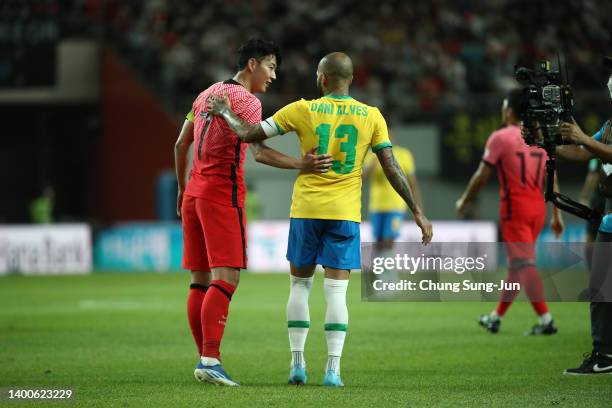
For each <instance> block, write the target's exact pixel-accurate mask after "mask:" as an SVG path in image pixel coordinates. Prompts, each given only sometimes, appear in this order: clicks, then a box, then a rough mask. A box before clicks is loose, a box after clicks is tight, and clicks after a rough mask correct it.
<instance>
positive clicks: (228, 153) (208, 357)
mask: <svg viewBox="0 0 612 408" xmlns="http://www.w3.org/2000/svg"><path fill="white" fill-rule="evenodd" d="M279 64H280V53H279V50H278V47H277V46H276V45H275V44H274V43H272V42H268V41H263V40H249V41H247V42H246V43H244V44H243V45H242V46H241V47H240V50H239V57H238V69H239V71H238V72H237V73H236V75H235V76H234V77H233V78H232V79H228V80H226V81H223V82H218V83H215V84H213V85H211V86H210V87H209V88H208V89H206V90H205V91H203V92H202V93H200V94H199V95H198V97H197V98H196V100H195V101H194V103H193V107H192V110H191V111H190V112H189V113H188V114H187V118H186V120H185V122H184V124H183V128H182V129H181V132H180V134H179V137H178V140H177V142H176V145H175V165H176V175H177V181H178V186H179V189H178V197H177V213H178V215H179V216H181V217H182V224H183V268H185V269H189V270H191V272H192V280H191V286H190V292H189V297H188V300H187V317H188V320H189V325H190V328H191V332H192V334H193V338H194V340H195V342H196V345H197V347H198V351H199V353H200V356H201V358H200V361H199V362H198V365H197V367H196V369H195V372H194V375H195V377H196V379H197V380H198V381H206V382H211V383H215V384H218V385H229V386H236V385H238V384H237V383H236V382H235V381H233V380H232V379H231V378H230V377H229V375H227V373H226V372H225V370H224V369H223V367H222V366H221V361H220V353H219V347H220V344H221V339H222V337H223V331H224V328H225V324H226V321H227V315H228V311H229V303H230V300H231V298H232V295H233V294H234V291H235V290H236V287H237V285H238V282H239V280H240V269H245V268H246V267H247V253H246V242H247V241H246V233H245V229H246V218H245V213H244V199H245V186H244V181H243V173H244V171H243V163H244V157H245V153H246V146H247V144H246V143H243V142H241V141H240V139H239V138H238V137H237V136H236V135H235V133H233V132H232V131H231V130H230V128H229V127H228V125H227V123H226V122H225V121H224V120H223V119H222V118H216V117H213V116H212V115H209V114H208V113H207V111H206V108H207V99H208V97H209V95H212V94H213V93H215V94H219V93H225V94H227V96H228V97H229V99H230V101H231V103H232V106H233V107H234V109H235V111H236V113H237V114H238V115H239V116H240V117H241V118H242V119H243V120H245V121H247V122H249V123H259V122H260V121H261V102H260V101H259V100H258V99H257V98H256V97H255V95H253V94H254V93H258V92H266V90H267V88H268V87H269V85H270V83H271V82H272V81H273V80H274V79H276V72H275V71H276V69H277V67H278V65H279ZM192 143H194V152H193V168H192V170H191V175H190V178H189V182H188V183H186V180H185V179H186V177H185V176H186V175H185V169H186V163H187V151H188V149H189V147H190V145H191V144H192ZM249 146H251V151H252V153H253V154H254V156H255V158H256V160H257V161H258V162H261V163H265V164H268V165H271V166H274V167H279V168H286V169H300V170H301V171H306V172H312V171H317V172H325V171H326V170H327V169H328V168H329V167H330V166H331V158H330V156H329V155H317V154H316V153H315V152H316V148H315V149H312V150H310V151H309V152H308V153H307V154H306V155H305V156H304V158H303V159H297V158H293V157H289V156H286V155H284V154H282V153H280V152H277V151H276V150H273V149H271V148H269V147H267V146H266V145H265V144H263V143H257V144H251V145H249Z"/></svg>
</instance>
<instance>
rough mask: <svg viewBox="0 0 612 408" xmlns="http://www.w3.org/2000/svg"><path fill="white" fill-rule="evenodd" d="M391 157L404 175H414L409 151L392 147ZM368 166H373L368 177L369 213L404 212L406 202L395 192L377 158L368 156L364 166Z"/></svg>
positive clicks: (412, 160)
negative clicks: (392, 156)
mask: <svg viewBox="0 0 612 408" xmlns="http://www.w3.org/2000/svg"><path fill="white" fill-rule="evenodd" d="M393 155H394V156H395V159H396V160H397V164H399V166H400V168H401V169H402V171H403V172H404V173H405V174H406V175H410V174H413V173H414V159H413V157H412V153H410V150H408V149H406V148H403V147H401V146H397V145H395V146H394V147H393ZM370 164H373V165H374V168H373V169H372V172H371V173H370V176H369V181H370V200H369V211H370V212H387V211H406V210H407V209H408V206H407V205H406V202H405V201H404V200H403V199H402V197H400V195H399V194H397V193H396V192H395V190H394V189H393V186H391V183H389V180H387V177H385V173H384V171H383V169H382V166H381V165H380V163H379V162H378V158H377V157H376V156H375V155H373V154H370V155H368V157H367V158H366V164H365V165H366V166H369V165H370Z"/></svg>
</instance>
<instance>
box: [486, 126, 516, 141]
mask: <svg viewBox="0 0 612 408" xmlns="http://www.w3.org/2000/svg"><path fill="white" fill-rule="evenodd" d="M520 134H521V129H520V128H519V127H518V126H505V127H503V128H501V129H497V130H495V131H493V132H492V133H491V135H490V136H489V143H493V142H494V143H508V142H510V141H511V140H512V139H513V138H516V136H517V135H519V136H520Z"/></svg>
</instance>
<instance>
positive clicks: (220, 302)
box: [201, 280, 236, 359]
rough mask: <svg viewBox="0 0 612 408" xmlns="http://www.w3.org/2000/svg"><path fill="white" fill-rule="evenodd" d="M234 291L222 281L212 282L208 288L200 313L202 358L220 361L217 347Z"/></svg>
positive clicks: (228, 284)
mask: <svg viewBox="0 0 612 408" xmlns="http://www.w3.org/2000/svg"><path fill="white" fill-rule="evenodd" d="M235 290H236V287H235V286H234V285H232V284H230V283H228V282H225V281H222V280H213V281H212V282H211V284H210V286H209V287H208V290H207V291H206V296H204V302H202V311H201V319H202V334H203V345H204V350H203V352H202V356H205V357H212V358H216V359H220V353H219V346H220V345H221V338H223V331H224V330H225V323H226V321H227V313H228V311H229V304H230V300H231V299H232V295H233V294H234V291H235Z"/></svg>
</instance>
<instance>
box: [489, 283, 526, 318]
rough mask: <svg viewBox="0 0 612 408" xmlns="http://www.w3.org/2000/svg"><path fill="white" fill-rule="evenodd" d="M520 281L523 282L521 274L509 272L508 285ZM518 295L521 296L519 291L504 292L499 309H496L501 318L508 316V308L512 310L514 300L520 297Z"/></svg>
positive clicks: (498, 305)
mask: <svg viewBox="0 0 612 408" xmlns="http://www.w3.org/2000/svg"><path fill="white" fill-rule="evenodd" d="M520 281H521V277H520V272H509V273H508V276H507V278H506V282H507V283H516V282H520ZM518 294H519V291H518V290H505V289H504V291H503V292H502V296H501V299H500V301H499V303H498V304H497V309H495V312H496V313H497V315H498V316H499V317H503V316H504V315H505V314H506V312H507V311H508V308H510V306H511V305H512V302H514V299H515V298H516V297H517V296H518Z"/></svg>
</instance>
